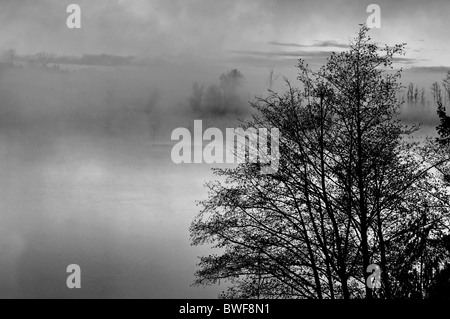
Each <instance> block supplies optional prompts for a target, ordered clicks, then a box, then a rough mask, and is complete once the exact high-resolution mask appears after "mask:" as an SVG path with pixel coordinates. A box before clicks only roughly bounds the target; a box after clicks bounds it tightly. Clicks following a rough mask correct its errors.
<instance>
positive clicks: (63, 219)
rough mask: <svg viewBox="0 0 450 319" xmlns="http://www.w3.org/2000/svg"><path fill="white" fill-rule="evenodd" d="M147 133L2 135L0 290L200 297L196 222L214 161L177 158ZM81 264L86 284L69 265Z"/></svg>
mask: <svg viewBox="0 0 450 319" xmlns="http://www.w3.org/2000/svg"><path fill="white" fill-rule="evenodd" d="M170 151H171V147H170V146H168V145H167V146H154V145H152V143H151V142H150V141H149V140H148V139H146V138H145V137H139V138H137V137H133V138H129V139H115V138H111V137H103V138H98V137H97V138H96V139H95V142H94V141H93V140H92V138H91V137H90V136H89V135H86V136H83V135H81V134H80V135H76V136H75V135H67V136H64V135H62V136H59V137H52V138H47V137H45V136H44V137H43V136H39V135H35V136H30V134H29V133H27V132H18V131H17V132H13V133H11V132H10V133H9V134H3V135H2V136H1V138H0V163H1V164H0V176H1V179H2V181H3V182H2V183H1V190H0V192H1V193H0V218H1V222H0V228H1V230H0V237H1V238H0V254H1V256H2V257H1V259H0V287H1V289H0V298H14V297H20V298H49V297H52V298H53V297H56V298H71V297H77V298H79V297H82V298H91V297H100V298H197V297H206V298H208V297H210V298H214V297H217V294H218V293H219V292H220V291H221V290H223V288H224V287H223V286H222V287H206V288H203V287H191V286H190V285H191V284H192V282H193V280H194V272H195V269H196V263H197V262H198V259H197V256H199V255H203V254H207V253H210V252H211V250H210V249H209V248H208V247H191V246H190V242H189V226H190V223H191V221H192V220H193V218H194V217H195V215H196V214H197V212H198V210H199V209H198V207H196V205H195V201H196V200H198V199H201V198H204V197H205V195H206V190H205V189H204V188H203V183H204V182H205V181H206V180H207V179H209V178H211V177H212V174H211V172H210V168H211V166H209V165H184V166H183V165H176V164H173V163H172V161H171V159H170ZM69 264H78V265H80V267H81V286H82V288H81V289H73V290H70V289H68V288H67V287H66V278H67V276H68V275H69V274H68V273H66V268H67V266H68V265H69Z"/></svg>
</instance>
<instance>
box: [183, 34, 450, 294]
mask: <svg viewBox="0 0 450 319" xmlns="http://www.w3.org/2000/svg"><path fill="white" fill-rule="evenodd" d="M368 31H369V30H368V28H367V27H365V26H361V28H360V30H359V32H358V33H357V36H356V38H355V39H354V40H353V41H351V43H350V49H349V50H348V51H344V52H341V53H332V54H331V56H330V57H329V58H328V59H327V61H326V63H325V65H323V66H322V67H321V68H320V69H318V70H312V69H311V68H310V67H309V66H308V65H307V64H306V62H305V61H303V60H300V61H299V63H298V65H297V68H298V81H299V85H297V86H296V85H294V84H293V83H292V82H290V81H288V80H286V92H284V93H277V92H274V91H270V92H269V95H268V96H267V97H260V98H257V99H256V100H255V101H254V102H252V106H253V107H254V109H255V115H254V116H253V118H252V119H251V120H249V121H247V122H246V123H245V124H244V125H243V127H244V128H249V127H255V128H267V129H270V128H278V129H279V130H280V134H281V136H280V163H279V165H280V166H279V170H278V171H277V172H274V173H273V174H271V175H264V174H260V173H259V170H258V169H255V165H254V164H250V163H244V164H239V165H238V166H237V167H236V168H232V169H229V168H228V169H214V172H215V174H216V175H217V176H218V177H219V180H217V181H211V182H209V183H207V188H208V191H209V193H208V194H209V195H208V198H207V199H206V200H204V201H201V202H199V204H200V207H201V211H200V213H199V215H198V216H197V217H196V219H195V220H194V221H193V223H192V225H191V228H190V231H191V238H192V243H193V244H194V245H201V244H212V245H213V246H214V247H215V248H217V251H218V253H217V254H213V255H209V256H203V257H201V259H200V263H199V270H198V271H197V273H196V278H197V279H196V282H195V283H196V284H199V285H202V284H215V283H218V282H220V281H223V280H226V281H228V283H229V284H228V286H229V288H228V290H227V291H225V292H224V293H223V294H222V295H221V297H224V298H229V297H233V298H318V299H322V298H332V299H334V298H346V299H347V298H363V297H365V298H374V297H376V298H425V297H429V296H432V295H433V291H436V289H437V288H436V289H435V288H433V287H435V286H436V278H437V276H438V275H439V274H440V275H441V276H442V271H443V269H445V267H446V263H447V262H448V261H449V250H448V248H449V246H448V245H449V243H450V241H449V240H450V239H449V237H448V226H449V212H450V207H449V202H450V190H449V187H447V185H446V183H445V179H444V178H443V174H442V171H443V170H445V169H446V167H447V166H448V157H447V155H446V153H445V151H444V150H443V149H442V148H441V147H439V144H438V142H436V141H433V140H428V141H426V143H422V144H418V143H411V142H408V141H407V139H406V138H405V137H407V136H408V135H410V134H412V133H413V132H414V131H415V128H414V127H406V126H404V125H403V124H402V123H401V122H400V121H399V120H398V119H397V117H398V113H399V108H400V104H401V102H399V101H398V100H397V96H398V94H397V93H398V91H399V90H400V89H401V85H400V84H399V79H400V76H401V70H394V69H393V66H392V63H393V59H394V56H395V55H397V54H403V53H404V44H400V45H395V46H393V47H389V46H385V47H383V48H380V47H378V46H377V45H376V44H374V43H372V42H371V39H370V36H368ZM372 264H377V265H379V266H380V268H381V288H379V289H375V290H372V289H371V288H369V287H368V286H367V279H368V278H369V276H370V275H371V273H368V272H367V269H368V267H369V266H370V265H372ZM439 287H441V286H439ZM433 289H435V290H433ZM439 289H441V288H439Z"/></svg>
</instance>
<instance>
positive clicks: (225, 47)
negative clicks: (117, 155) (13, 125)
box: [0, 0, 450, 67]
mask: <svg viewBox="0 0 450 319" xmlns="http://www.w3.org/2000/svg"><path fill="white" fill-rule="evenodd" d="M72 2H73V3H77V4H79V5H80V7H81V12H82V28H81V29H78V30H69V29H68V28H67V27H66V24H65V21H66V18H67V16H68V14H67V13H66V7H67V5H68V4H70V3H72ZM371 3H373V1H355V0H337V1H311V0H306V1H298V0H281V1H275V0H230V1H210V0H189V1H186V0H171V1H165V0H98V1H88V0H78V1H77V2H76V1H73V0H72V1H66V0H63V1H55V0H39V1H33V0H20V1H14V0H2V1H1V2H0V9H1V10H0V48H3V49H9V48H15V49H16V50H17V51H18V52H19V53H23V54H25V53H27V54H32V53H36V52H39V51H48V52H52V53H55V54H64V55H81V54H100V53H108V54H116V55H124V56H128V55H133V56H138V57H143V58H152V59H168V60H176V61H191V60H192V61H204V60H207V61H214V63H223V64H224V65H227V64H231V63H232V64H236V65H239V64H245V65H255V66H262V65H264V64H269V65H270V64H272V65H275V66H281V65H286V59H288V60H289V59H290V60H292V59H294V60H295V59H296V58H298V57H305V58H312V59H314V58H317V57H323V56H324V53H326V52H328V51H331V50H337V49H339V48H341V49H342V47H341V45H346V44H348V39H349V37H352V36H353V35H354V34H355V32H356V31H357V28H358V24H359V23H364V22H365V21H366V19H367V17H368V15H369V13H366V8H367V6H368V5H369V4H371ZM376 3H377V4H378V5H379V6H380V8H381V28H380V29H374V30H373V32H372V36H373V38H374V39H375V40H376V41H380V42H381V43H388V44H395V43H401V42H406V43H407V44H408V48H409V51H408V54H407V58H408V59H411V61H408V64H409V65H412V66H447V67H448V66H449V65H450V62H449V61H448V59H446V57H447V56H448V54H449V53H450V42H449V41H446V40H447V32H448V16H449V15H450V3H449V2H448V1H446V0H430V1H418V0H412V1H411V0H408V1H406V0H399V1H378V2H376ZM289 63H290V62H287V64H289Z"/></svg>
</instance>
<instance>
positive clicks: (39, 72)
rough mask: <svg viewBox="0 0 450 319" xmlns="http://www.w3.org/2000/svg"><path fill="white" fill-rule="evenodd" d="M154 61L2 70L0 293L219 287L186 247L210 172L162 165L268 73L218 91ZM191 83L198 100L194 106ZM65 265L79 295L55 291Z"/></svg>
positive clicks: (232, 112)
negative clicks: (178, 138) (182, 140)
mask: <svg viewBox="0 0 450 319" xmlns="http://www.w3.org/2000/svg"><path fill="white" fill-rule="evenodd" d="M160 67H161V66H153V67H146V68H134V67H131V68H118V67H112V68H101V67H100V68H87V67H86V68H83V67H78V68H75V69H73V68H72V69H73V70H72V71H70V72H66V71H63V70H55V69H51V68H41V67H36V66H17V65H16V66H15V67H12V66H10V65H2V66H1V68H0V102H1V103H0V115H1V116H0V119H1V126H0V178H1V180H2V183H0V255H1V256H2V258H0V287H1V289H0V298H5V297H6V298H15V297H19V298H24V297H31V298H47V297H56V298H60V297H63V298H71V297H74V298H75V297H83V298H91V297H104V298H131V297H138V298H200V297H211V298H214V297H216V296H217V295H218V293H220V292H221V291H222V290H223V289H224V288H225V286H223V285H222V286H216V287H206V288H203V287H191V284H192V282H193V280H194V272H195V270H196V263H197V262H198V259H197V256H200V255H205V254H210V253H214V251H211V250H210V248H209V247H206V246H205V247H192V246H191V245H190V242H189V226H190V224H191V222H192V220H193V219H194V217H195V216H196V214H197V213H198V211H199V207H197V206H196V200H200V199H202V198H205V197H206V195H207V192H206V189H205V188H204V187H203V184H204V182H206V181H208V180H211V179H212V178H213V175H212V173H211V170H210V169H211V168H212V167H213V166H212V165H207V164H182V165H176V164H174V163H173V162H172V160H171V157H170V153H171V148H172V146H171V145H173V143H174V141H171V140H170V135H171V132H172V130H173V129H174V128H176V127H186V128H188V129H190V130H191V131H192V129H193V128H192V127H193V121H194V119H202V120H203V129H206V128H207V127H219V128H222V129H223V128H225V127H237V125H238V124H239V123H238V121H237V119H238V118H241V119H244V118H246V117H247V116H248V114H249V106H248V103H247V101H249V100H251V99H252V96H253V95H258V94H265V93H264V92H265V90H264V89H263V88H264V85H265V83H266V82H265V80H261V78H262V76H263V75H265V74H266V70H259V71H258V72H256V71H253V72H254V73H252V70H251V69H249V70H248V71H249V73H248V74H245V73H244V75H245V81H244V82H243V83H241V85H240V86H239V87H236V88H235V89H233V90H232V91H226V90H227V89H226V88H227V86H226V85H225V84H224V83H222V82H221V80H220V74H222V73H226V72H228V71H230V70H231V68H219V67H217V68H208V70H209V71H207V72H202V73H195V67H194V66H184V69H183V71H182V72H180V73H177V72H176V70H177V68H176V67H172V68H171V67H165V72H162V71H161V70H160V69H158V68H160ZM177 67H178V66H177ZM293 70H295V69H294V68H293ZM257 75H259V76H257ZM437 80H439V79H437ZM195 82H198V86H197V88H199V87H201V86H202V84H203V90H204V92H205V96H206V97H207V98H204V99H201V100H199V101H197V100H196V99H195V89H194V83H195ZM278 84H279V85H280V86H279V87H280V89H282V85H281V84H280V83H278ZM224 87H225V89H224ZM220 90H222V91H220ZM218 92H219V93H218ZM220 92H222V93H220ZM224 92H228V93H224ZM221 94H222V95H221ZM227 94H228V95H227ZM221 99H222V100H221ZM230 101H232V103H231V104H229V102H230ZM227 103H228V104H227ZM224 106H225V107H224ZM404 112H413V113H414V112H416V113H417V112H419V113H418V114H415V115H414V116H413V118H421V115H420V114H422V115H423V114H430V112H434V110H433V109H432V108H427V107H425V106H418V107H417V108H416V109H415V111H411V109H405V111H404ZM404 114H406V113H404ZM406 118H408V116H407V117H406ZM422 118H423V116H422ZM430 123H431V122H429V123H428V124H427V126H426V127H425V129H426V132H427V133H428V132H431V133H430V134H434V127H433V125H431V124H430ZM204 144H206V142H205V143H204ZM69 264H78V265H80V267H81V273H82V289H74V290H69V289H67V287H66V278H67V276H68V274H67V273H66V268H67V266H68V265H69Z"/></svg>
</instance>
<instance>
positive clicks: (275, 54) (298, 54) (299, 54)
mask: <svg viewBox="0 0 450 319" xmlns="http://www.w3.org/2000/svg"><path fill="white" fill-rule="evenodd" d="M230 52H232V53H237V54H242V55H250V56H263V57H270V58H284V57H287V58H292V57H294V58H304V59H307V58H321V59H322V58H323V59H325V58H327V57H329V56H330V54H331V51H240V50H232V51H230Z"/></svg>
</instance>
